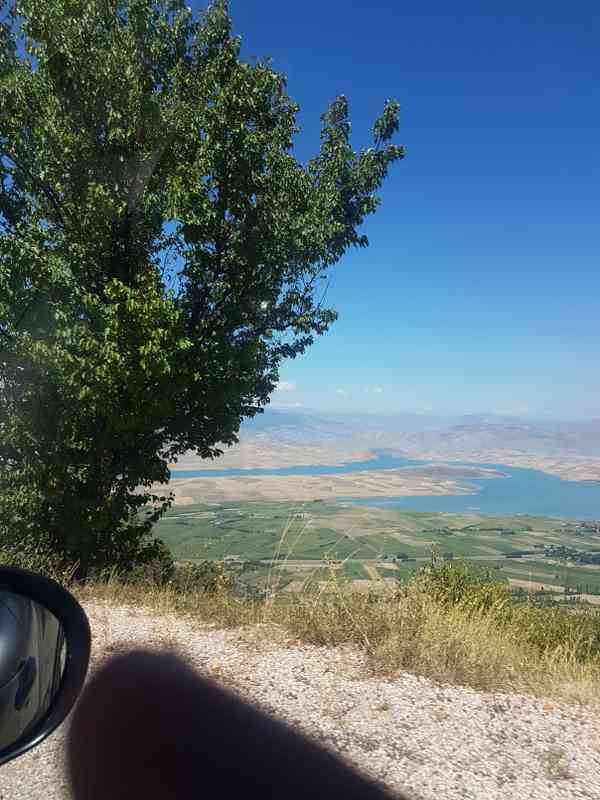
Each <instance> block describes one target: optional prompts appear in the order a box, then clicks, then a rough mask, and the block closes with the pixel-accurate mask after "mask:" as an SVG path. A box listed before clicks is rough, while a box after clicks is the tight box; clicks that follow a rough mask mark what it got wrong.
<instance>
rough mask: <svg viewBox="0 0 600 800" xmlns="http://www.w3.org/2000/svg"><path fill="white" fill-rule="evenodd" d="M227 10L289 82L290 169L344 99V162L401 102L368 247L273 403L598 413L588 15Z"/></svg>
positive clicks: (594, 89) (338, 287)
mask: <svg viewBox="0 0 600 800" xmlns="http://www.w3.org/2000/svg"><path fill="white" fill-rule="evenodd" d="M201 7H204V6H194V10H196V9H199V8H201ZM230 9H231V15H232V18H233V22H234V30H235V32H236V33H239V34H240V35H241V36H242V58H243V59H244V60H250V57H251V56H252V55H255V56H257V57H258V58H260V57H262V56H265V55H270V56H272V58H273V67H274V69H276V70H277V71H280V72H283V73H285V74H286V76H287V79H288V87H287V88H288V92H289V94H290V95H291V97H292V98H293V99H294V100H295V101H296V102H297V103H298V104H299V105H300V113H299V115H298V124H299V125H300V127H301V129H302V130H301V133H300V134H298V135H297V137H296V142H295V143H296V150H295V154H296V157H297V158H298V159H299V160H300V161H302V162H303V163H306V161H307V160H308V159H309V158H310V157H311V156H312V155H313V154H314V153H315V152H316V151H317V150H318V146H319V131H320V120H319V117H320V114H321V113H322V112H323V111H325V109H326V108H327V106H328V104H329V103H330V102H331V101H332V100H333V99H334V98H335V97H336V96H337V95H338V94H345V95H346V96H347V98H348V101H349V105H350V116H351V120H352V133H353V137H352V143H353V145H354V146H355V148H356V149H359V148H360V147H361V146H365V147H368V146H370V145H371V143H372V140H371V127H372V123H373V121H374V120H375V118H376V117H377V116H378V114H379V113H380V110H381V109H382V107H383V104H384V102H385V100H386V99H387V98H389V97H393V98H395V99H397V100H398V101H399V103H400V106H401V116H400V132H399V134H398V135H397V136H396V139H395V140H396V141H397V143H399V144H403V145H405V147H406V148H407V157H406V159H405V160H404V161H402V162H396V164H394V165H393V166H392V169H391V173H390V175H389V176H388V179H387V181H386V183H385V184H384V186H383V187H382V190H381V191H380V196H381V198H382V205H381V206H380V208H379V210H378V211H377V212H376V213H375V214H374V215H372V216H371V217H369V218H368V219H367V221H366V222H365V225H364V226H363V228H362V232H364V233H366V234H367V236H368V237H369V240H370V246H369V248H366V249H362V250H354V249H352V250H349V251H348V252H347V254H346V255H345V256H344V258H343V259H342V260H341V261H340V262H339V263H338V264H337V265H335V266H334V267H333V268H332V270H331V286H330V289H329V292H328V299H329V301H330V304H331V305H332V306H333V307H334V308H336V310H337V311H338V312H339V320H338V322H337V323H336V324H335V325H334V326H333V327H332V329H331V331H330V332H329V333H328V334H326V335H325V336H324V337H321V338H320V339H319V340H318V341H317V342H316V343H315V345H314V346H313V347H312V348H311V349H310V350H308V351H307V352H306V354H305V355H304V356H301V357H299V358H297V359H296V360H295V361H290V362H287V363H286V364H285V365H284V367H283V369H282V372H281V378H282V382H283V387H282V389H285V390H282V391H279V392H277V393H276V394H275V395H274V397H273V405H278V406H282V405H286V406H293V405H295V404H302V405H305V406H308V407H312V408H322V409H326V410H338V411H342V410H349V411H350V410H352V411H358V410H361V411H373V412H380V411H385V412H392V411H424V410H429V409H431V410H433V411H434V412H441V411H452V412H454V411H457V412H466V413H470V412H483V411H485V412H498V413H514V414H536V413H538V414H549V415H557V416H580V415H581V416H600V370H599V363H598V362H599V359H598V339H599V337H598V334H599V332H600V323H599V316H598V296H599V289H600V271H599V266H600V263H599V261H600V259H599V256H600V226H599V221H600V214H599V212H600V193H599V191H598V187H599V178H600V102H599V101H600V88H599V87H600V83H599V78H600V75H599V73H600V55H599V49H598V40H599V38H600V16H599V12H598V8H597V6H594V5H592V3H591V2H579V1H578V0H576V1H575V2H572V3H566V4H565V3H558V2H554V1H553V0H550V2H548V0H546V2H543V3H542V2H537V1H536V0H528V2H526V3H523V2H522V0H521V2H514V1H511V2H505V3H503V4H501V5H497V4H496V5H495V4H491V5H490V4H482V3H480V2H465V0H457V1H456V2H454V3H452V4H448V3H447V2H427V0H426V2H421V3H419V4H418V5H417V4H406V3H399V2H397V0H396V2H391V1H390V2H381V1H380V0H379V1H378V0H368V2H367V0H354V2H353V3H352V4H350V3H347V2H342V0H328V2H327V3H323V2H317V0H305V1H304V2H303V3H302V4H296V3H281V2H274V0H263V2H261V3H258V2H252V3H249V2H242V0H232V2H231V4H230ZM374 389H378V390H380V391H377V392H375V391H374ZM339 390H341V392H340V391H339ZM342 392H343V394H342Z"/></svg>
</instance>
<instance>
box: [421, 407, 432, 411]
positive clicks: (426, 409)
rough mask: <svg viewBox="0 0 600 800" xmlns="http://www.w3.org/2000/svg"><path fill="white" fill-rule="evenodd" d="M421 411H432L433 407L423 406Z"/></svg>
mask: <svg viewBox="0 0 600 800" xmlns="http://www.w3.org/2000/svg"><path fill="white" fill-rule="evenodd" d="M423 411H433V406H423Z"/></svg>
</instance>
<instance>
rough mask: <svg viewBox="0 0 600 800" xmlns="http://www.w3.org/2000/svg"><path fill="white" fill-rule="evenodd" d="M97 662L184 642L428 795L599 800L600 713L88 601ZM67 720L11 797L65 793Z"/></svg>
mask: <svg viewBox="0 0 600 800" xmlns="http://www.w3.org/2000/svg"><path fill="white" fill-rule="evenodd" d="M85 609H86V611H87V613H88V615H89V617H90V622H91V625H92V631H93V638H94V641H93V657H92V669H94V668H95V667H96V666H97V665H98V663H99V662H100V661H101V660H102V659H103V658H105V657H106V656H107V655H108V654H110V653H111V652H116V651H118V650H121V649H126V648H129V647H132V646H150V647H175V648H177V649H178V650H179V652H181V654H182V655H184V656H185V657H186V658H187V659H188V660H190V661H191V662H192V663H193V664H194V665H195V667H196V668H197V669H198V670H199V671H201V672H205V673H206V672H208V673H210V674H211V675H212V676H213V677H217V678H218V679H220V680H221V681H222V682H223V683H224V684H225V685H227V686H228V687H230V688H232V689H234V690H235V691H237V692H238V693H239V694H240V695H241V696H243V697H245V698H247V699H249V700H250V701H252V702H254V703H256V704H257V705H258V706H259V707H261V708H262V709H264V710H266V711H267V712H269V713H272V714H274V715H276V716H278V717H280V718H282V719H284V720H286V721H287V722H289V723H291V724H293V725H294V726H296V727H297V728H298V729H301V730H302V731H304V732H305V733H307V734H308V735H310V736H311V737H313V738H314V739H315V740H317V741H318V742H321V743H322V744H323V745H324V746H327V747H329V748H331V749H332V750H333V751H334V752H336V753H338V754H339V755H341V756H342V757H343V758H344V759H346V760H347V761H348V762H349V763H351V764H353V765H354V766H355V768H358V769H359V770H361V771H363V772H365V773H367V774H369V775H372V776H373V777H375V778H378V779H380V780H382V781H383V782H384V783H385V784H386V785H387V786H388V787H389V788H390V789H392V790H393V791H397V792H403V793H405V795H406V796H407V797H410V798H415V799H416V798H419V800H429V799H431V800H434V798H435V800H438V798H442V797H443V798H445V799H446V800H465V799H466V800H496V798H498V800H499V799H500V798H510V800H512V798H514V797H523V798H531V800H538V799H539V800H567V798H568V800H575V799H576V798H582V800H588V799H590V798H591V799H593V800H600V719H598V716H597V715H596V714H595V713H593V712H592V711H590V710H588V709H585V708H581V707H578V706H570V705H567V704H561V703H558V702H556V701H554V700H544V699H540V698H534V697H528V696H524V695H506V694H500V693H484V692H478V691H475V690H473V689H468V688H464V687H455V686H439V685H437V684H434V683H433V682H432V681H429V680H427V679H424V678H419V677H417V676H415V675H412V674H408V673H404V674H402V675H400V676H398V677H397V678H394V679H392V680H385V679H379V678H378V679H365V678H364V677H362V676H363V675H364V671H363V667H364V660H363V657H362V655H361V654H360V653H359V652H357V651H355V650H352V649H349V648H340V649H335V650H332V649H328V648H322V647H312V646H307V645H304V644H298V643H297V642H294V641H292V640H291V639H290V637H289V636H288V635H287V634H285V633H284V632H282V631H280V632H279V635H278V636H276V637H275V641H273V637H272V635H269V636H266V635H265V632H264V631H263V630H261V626H255V627H253V628H247V629H238V630H232V631H223V630H216V629H214V628H210V627H208V626H207V627H204V628H200V627H199V626H197V625H195V624H194V623H192V622H191V621H189V620H186V619H183V618H180V617H174V616H157V615H155V614H154V613H152V612H148V611H146V610H143V609H132V608H121V607H110V606H103V605H98V604H85ZM65 729H66V725H65V726H63V728H62V729H60V730H59V731H57V732H56V733H55V734H54V735H53V736H52V737H50V738H49V739H48V740H47V741H46V742H45V743H44V744H42V745H40V746H39V747H38V748H36V749H35V750H33V751H31V752H30V753H28V754H27V755H25V756H23V757H22V758H20V759H17V760H16V761H14V762H11V763H9V764H7V765H5V766H3V767H1V768H0V800H13V798H14V800H17V799H18V800H66V798H69V797H70V794H69V791H68V787H67V782H66V778H65V772H64V767H63V763H62V762H63V748H64V732H65Z"/></svg>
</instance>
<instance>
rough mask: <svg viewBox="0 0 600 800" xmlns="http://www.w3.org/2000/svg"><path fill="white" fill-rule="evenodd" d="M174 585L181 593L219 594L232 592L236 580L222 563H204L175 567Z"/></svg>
mask: <svg viewBox="0 0 600 800" xmlns="http://www.w3.org/2000/svg"><path fill="white" fill-rule="evenodd" d="M172 585H173V587H174V588H175V589H177V590H179V591H181V592H186V593H187V592H196V593H200V594H217V593H219V592H225V591H230V590H231V589H232V588H233V585H234V578H233V576H232V575H231V574H229V573H228V572H227V570H226V568H225V565H224V564H223V562H221V561H202V562H201V563H199V564H191V563H190V564H178V565H177V566H176V567H175V570H174V573H173V577H172Z"/></svg>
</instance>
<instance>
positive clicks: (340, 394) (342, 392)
mask: <svg viewBox="0 0 600 800" xmlns="http://www.w3.org/2000/svg"><path fill="white" fill-rule="evenodd" d="M335 393H336V394H339V396H340V397H348V392H345V391H344V390H343V389H336V390H335Z"/></svg>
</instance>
